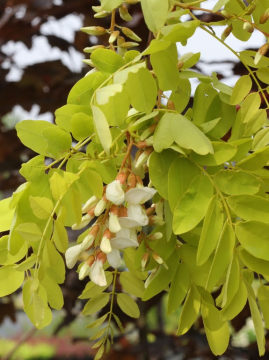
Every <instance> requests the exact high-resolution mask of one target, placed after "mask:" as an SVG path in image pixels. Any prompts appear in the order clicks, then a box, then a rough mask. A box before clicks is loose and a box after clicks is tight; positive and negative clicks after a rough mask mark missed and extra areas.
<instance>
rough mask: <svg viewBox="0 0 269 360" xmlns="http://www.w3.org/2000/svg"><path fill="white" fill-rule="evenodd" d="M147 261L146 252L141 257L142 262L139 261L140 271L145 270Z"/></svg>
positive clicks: (147, 254) (147, 255)
mask: <svg viewBox="0 0 269 360" xmlns="http://www.w3.org/2000/svg"><path fill="white" fill-rule="evenodd" d="M148 261H149V253H148V252H146V253H145V254H144V255H143V257H142V260H141V269H142V271H144V270H145V267H146V266H147V263H148Z"/></svg>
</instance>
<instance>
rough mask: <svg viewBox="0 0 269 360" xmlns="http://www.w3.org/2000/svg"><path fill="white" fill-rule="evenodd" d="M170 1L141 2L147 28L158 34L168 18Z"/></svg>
mask: <svg viewBox="0 0 269 360" xmlns="http://www.w3.org/2000/svg"><path fill="white" fill-rule="evenodd" d="M168 6H169V3H168V0H162V1H159V0H141V7H142V11H143V15H144V18H145V22H146V24H147V27H148V28H149V29H150V31H152V32H153V33H157V32H158V31H159V30H160V29H161V27H162V26H163V25H164V23H165V21H166V18H167V16H168Z"/></svg>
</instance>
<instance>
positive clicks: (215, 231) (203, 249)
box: [197, 196, 224, 265]
mask: <svg viewBox="0 0 269 360" xmlns="http://www.w3.org/2000/svg"><path fill="white" fill-rule="evenodd" d="M223 220H224V214H223V206H222V204H221V202H220V201H219V199H218V197H217V196H214V197H212V199H211V201H210V204H209V206H208V209H207V213H206V215H205V219H204V223H203V228H202V232H201V237H200V240H199V245H198V251H197V265H202V264H204V263H205V262H206V261H207V260H208V258H209V256H210V255H211V254H212V252H213V251H214V250H215V248H216V246H217V243H218V240H219V237H220V234H221V230H222V227H223Z"/></svg>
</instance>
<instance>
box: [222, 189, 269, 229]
mask: <svg viewBox="0 0 269 360" xmlns="http://www.w3.org/2000/svg"><path fill="white" fill-rule="evenodd" d="M227 201H228V205H229V206H230V208H231V209H232V210H233V211H234V213H235V214H236V215H237V216H239V217H240V218H242V219H244V220H254V221H261V222H264V223H267V224H269V200H267V199H265V198H263V197H261V196H254V195H237V196H230V197H229V198H228V199H227Z"/></svg>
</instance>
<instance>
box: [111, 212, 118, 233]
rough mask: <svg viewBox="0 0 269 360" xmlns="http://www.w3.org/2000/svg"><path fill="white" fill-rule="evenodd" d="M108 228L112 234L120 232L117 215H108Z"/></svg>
mask: <svg viewBox="0 0 269 360" xmlns="http://www.w3.org/2000/svg"><path fill="white" fill-rule="evenodd" d="M108 227H109V230H110V231H111V232H112V233H117V232H119V231H120V230H121V226H120V223H119V218H118V216H117V215H115V214H113V213H112V212H111V213H110V214H109V221H108Z"/></svg>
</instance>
